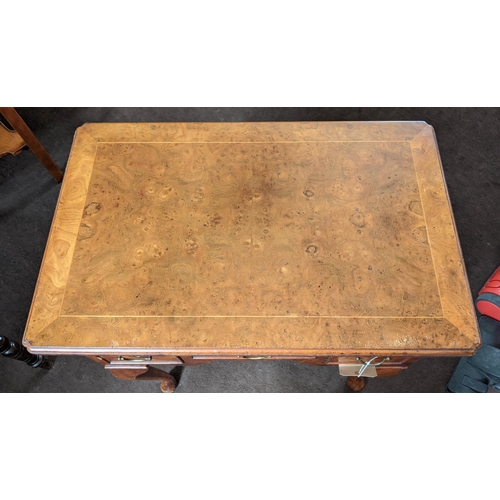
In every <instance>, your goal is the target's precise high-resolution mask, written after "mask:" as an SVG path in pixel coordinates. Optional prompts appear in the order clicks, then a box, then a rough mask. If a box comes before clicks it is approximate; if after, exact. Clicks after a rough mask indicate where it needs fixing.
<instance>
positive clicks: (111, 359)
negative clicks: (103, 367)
mask: <svg viewBox="0 0 500 500" xmlns="http://www.w3.org/2000/svg"><path fill="white" fill-rule="evenodd" d="M97 357H98V358H99V359H100V360H101V361H103V362H105V363H106V364H111V365H113V366H122V365H127V366H128V365H141V366H144V365H183V364H184V362H183V360H182V358H180V357H178V356H156V355H152V356H129V355H122V356H97Z"/></svg>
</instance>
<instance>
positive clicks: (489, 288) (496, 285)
mask: <svg viewBox="0 0 500 500" xmlns="http://www.w3.org/2000/svg"><path fill="white" fill-rule="evenodd" d="M483 293H494V294H495V295H498V296H500V267H498V268H497V270H496V271H495V272H494V273H493V274H492V275H491V276H490V279H489V280H488V281H487V282H486V283H485V284H484V286H483V288H481V290H479V293H478V295H482V294H483Z"/></svg>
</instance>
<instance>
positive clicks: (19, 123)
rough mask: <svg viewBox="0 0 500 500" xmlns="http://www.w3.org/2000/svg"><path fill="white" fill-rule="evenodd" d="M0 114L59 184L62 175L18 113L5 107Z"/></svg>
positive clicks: (0, 109)
mask: <svg viewBox="0 0 500 500" xmlns="http://www.w3.org/2000/svg"><path fill="white" fill-rule="evenodd" d="M0 113H2V115H3V116H4V117H5V119H6V120H7V121H8V122H9V123H10V125H12V127H13V128H14V129H15V130H16V132H17V133H18V134H19V136H20V137H21V138H22V140H23V141H24V142H25V143H26V145H27V146H28V147H29V148H30V149H31V151H32V152H33V154H34V155H35V156H36V157H37V158H38V159H39V160H40V162H41V163H42V165H43V166H44V167H45V168H46V169H47V170H48V171H49V172H50V175H52V177H54V179H55V180H56V181H57V182H61V181H62V179H63V173H62V172H61V171H60V170H59V167H58V166H57V165H56V164H55V162H54V160H53V159H52V157H51V156H50V155H49V153H47V151H46V150H45V148H44V147H43V146H42V145H41V144H40V141H39V140H38V139H37V138H36V137H35V134H33V132H32V131H31V129H30V128H29V127H28V125H26V123H25V122H24V120H23V119H22V118H21V116H19V113H18V112H17V111H16V110H15V109H14V108H5V107H3V108H2V107H0Z"/></svg>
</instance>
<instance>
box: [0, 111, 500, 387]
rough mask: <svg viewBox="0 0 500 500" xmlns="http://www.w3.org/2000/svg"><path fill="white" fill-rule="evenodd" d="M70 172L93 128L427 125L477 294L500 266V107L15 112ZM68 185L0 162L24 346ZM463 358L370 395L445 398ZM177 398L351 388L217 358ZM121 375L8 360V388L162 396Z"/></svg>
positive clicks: (3, 310) (11, 304)
mask: <svg viewBox="0 0 500 500" xmlns="http://www.w3.org/2000/svg"><path fill="white" fill-rule="evenodd" d="M17 110H18V112H19V113H20V115H21V116H22V117H23V118H24V120H25V121H26V123H27V124H28V126H29V127H31V129H32V130H33V132H34V133H35V135H36V136H37V137H38V139H39V140H40V141H41V142H42V144H43V145H44V146H45V147H46V149H47V151H48V152H49V153H50V154H51V155H52V157H53V158H54V160H55V161H56V163H57V164H58V165H59V166H60V167H61V168H62V169H64V167H65V165H66V161H67V159H68V154H69V151H70V148H71V143H72V139H73V134H74V131H75V129H76V128H77V127H78V126H80V125H82V124H83V123H85V122H140V121H288V120H290V121H299V120H425V121H427V122H428V123H430V124H431V125H433V126H434V128H435V130H436V134H437V138H438V143H439V147H440V152H441V158H442V162H443V167H444V171H445V175H446V180H447V184H448V189H449V193H450V198H451V203H452V206H453V210H454V214H455V219H456V224H457V229H458V234H459V237H460V241H461V245H462V250H463V254H464V258H465V263H466V266H467V272H468V276H469V280H470V286H471V290H472V293H473V295H474V296H475V295H476V294H477V292H478V291H479V289H480V288H481V286H482V285H483V284H484V282H485V281H486V279H487V278H488V277H489V276H490V274H491V273H492V272H493V271H494V269H495V268H496V267H497V266H498V265H499V264H500V201H499V200H500V175H499V171H500V170H499V167H500V110H498V109H476V108H465V109H455V108H430V109H427V108H416V109H415V108H389V109H387V108H374V109H368V108H221V109H218V108H17ZM59 189H60V185H59V184H57V183H56V182H55V181H54V180H53V179H52V177H51V176H50V175H49V174H48V172H47V171H46V170H45V169H44V168H43V167H42V165H41V164H40V163H39V162H38V160H37V159H36V158H35V156H34V155H33V154H32V153H31V151H29V150H27V151H23V152H22V153H21V154H19V155H18V156H16V157H12V156H10V155H9V156H6V157H4V158H1V159H0V243H1V244H0V317H1V322H0V334H2V335H6V336H8V337H10V338H12V339H14V340H18V341H20V340H21V338H22V334H23V329H24V325H25V322H26V318H27V314H28V310H29V307H30V303H31V298H32V295H33V290H34V287H35V282H36V279H37V275H38V270H39V266H40V263H41V260H42V255H43V251H44V248H45V243H46V239H47V235H48V232H49V228H50V223H51V220H52V215H53V212H54V208H55V205H56V201H57V196H58V193H59ZM457 362H458V359H451V358H449V359H441V358H440V359H426V360H422V361H420V362H418V363H417V364H415V365H413V366H411V367H410V368H409V369H408V370H407V371H406V372H404V373H403V374H402V375H400V376H398V377H395V378H391V379H374V380H370V381H369V382H368V384H367V386H366V388H365V391H364V392H444V391H446V384H447V383H448V380H449V378H450V376H451V374H452V373H453V370H454V368H455V366H456V364H457ZM175 374H176V375H177V376H178V377H179V376H180V383H179V386H178V389H177V392H344V391H346V389H345V379H344V378H343V377H340V376H339V374H338V369H337V368H335V367H312V366H307V365H302V364H299V363H294V362H287V361H281V362H263V361H254V362H244V363H243V362H230V361H228V362H215V363H211V364H208V365H200V366H196V367H187V368H185V369H184V370H183V371H182V373H178V372H177V371H176V372H175ZM158 390H159V384H158V382H126V381H120V380H117V379H115V378H113V377H112V376H111V375H110V374H109V373H106V372H104V370H103V369H102V367H100V366H99V365H97V364H95V363H94V362H92V361H90V360H88V359H86V358H79V357H59V358H57V360H56V364H55V366H54V368H53V369H52V370H51V371H49V372H45V371H43V370H36V369H32V368H30V367H28V366H27V365H25V364H24V363H21V362H18V361H15V360H11V359H6V358H4V357H0V391H2V392H158Z"/></svg>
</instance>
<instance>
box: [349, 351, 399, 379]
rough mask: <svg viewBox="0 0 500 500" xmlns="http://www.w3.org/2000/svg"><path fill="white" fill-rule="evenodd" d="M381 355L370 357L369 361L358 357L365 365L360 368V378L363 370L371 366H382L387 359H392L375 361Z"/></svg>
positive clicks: (357, 359)
mask: <svg viewBox="0 0 500 500" xmlns="http://www.w3.org/2000/svg"><path fill="white" fill-rule="evenodd" d="M379 357H380V356H375V357H374V358H372V359H370V360H369V361H363V360H362V359H361V358H359V357H358V358H356V361H359V362H360V363H362V364H363V366H362V367H361V368H360V370H359V372H358V378H359V377H361V375H363V372H364V371H365V370H366V369H367V368H368V367H369V366H380V365H383V364H384V363H385V362H386V361H390V360H391V358H384V359H383V360H382V361H379V362H378V363H374V361H375V360H376V359H377V358H379Z"/></svg>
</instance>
